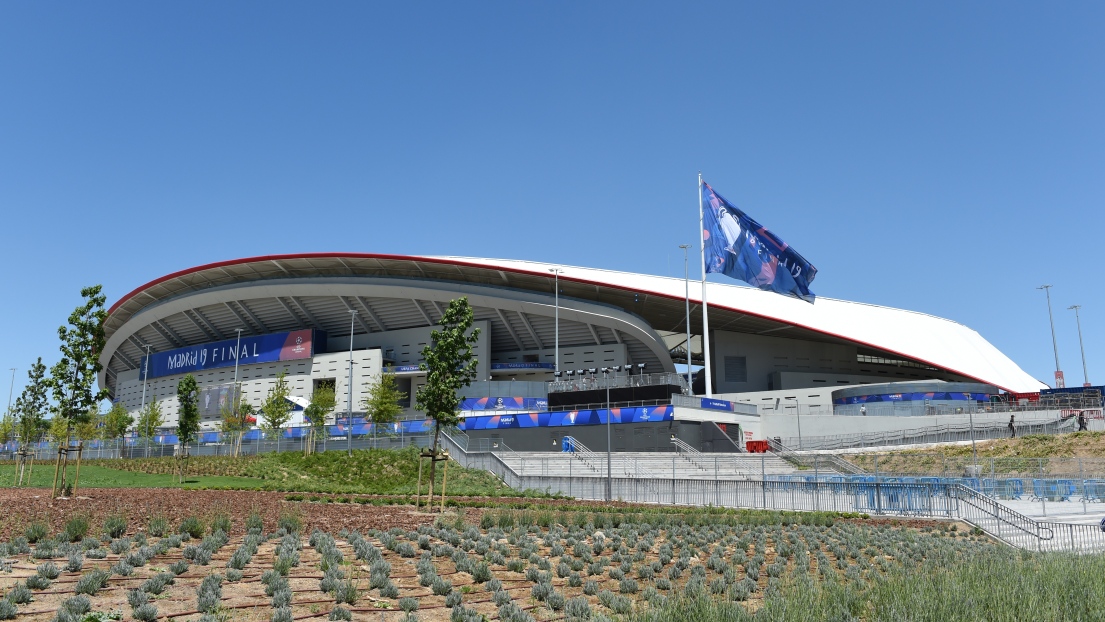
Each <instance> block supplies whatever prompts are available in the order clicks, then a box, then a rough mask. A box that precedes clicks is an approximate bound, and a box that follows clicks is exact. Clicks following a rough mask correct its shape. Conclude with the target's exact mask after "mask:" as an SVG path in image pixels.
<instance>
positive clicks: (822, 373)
mask: <svg viewBox="0 0 1105 622" xmlns="http://www.w3.org/2000/svg"><path fill="white" fill-rule="evenodd" d="M785 334H786V331H779V332H778V333H777V335H779V336H772V335H750V334H746V333H732V332H728V331H723V330H714V331H711V335H712V338H711V342H710V343H711V349H710V358H711V365H712V366H713V368H712V370H711V371H712V374H713V377H714V392H715V393H747V392H753V391H772V390H785V389H795V388H802V387H817V388H821V387H833V388H837V387H840V386H845V385H854V384H871V383H876V382H891V381H895V380H923V379H930V378H939V379H944V380H958V379H959V378H958V377H956V376H953V375H951V374H947V373H944V372H940V371H934V370H928V369H919V368H914V367H896V366H892V365H879V364H872V363H861V362H859V361H858V359H857V355H858V353H859V352H858V350H857V347H856V346H850V345H838V344H831V343H819V342H815V341H803V340H799V339H787V338H786V337H785V336H783V335H785ZM726 356H736V357H744V359H745V366H746V370H747V371H746V379H745V381H744V382H736V381H733V380H727V379H726V370H725V357H726Z"/></svg>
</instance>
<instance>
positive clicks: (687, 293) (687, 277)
mask: <svg viewBox="0 0 1105 622" xmlns="http://www.w3.org/2000/svg"><path fill="white" fill-rule="evenodd" d="M690 247H691V245H690V244H680V245H679V248H681V249H683V285H684V287H683V290H684V292H683V297H684V303H685V304H686V310H687V390H688V391H690V392H691V394H694V389H692V388H691V386H692V380H691V273H690V268H689V267H688V266H689V264H688V263H687V249H688V248H690Z"/></svg>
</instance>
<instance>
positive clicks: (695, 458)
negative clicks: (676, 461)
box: [671, 436, 709, 471]
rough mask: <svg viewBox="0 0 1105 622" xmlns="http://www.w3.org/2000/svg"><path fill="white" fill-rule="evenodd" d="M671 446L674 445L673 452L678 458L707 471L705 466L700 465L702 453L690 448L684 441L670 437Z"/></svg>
mask: <svg viewBox="0 0 1105 622" xmlns="http://www.w3.org/2000/svg"><path fill="white" fill-rule="evenodd" d="M671 444H672V445H675V451H676V453H678V454H679V457H681V458H683V459H684V460H686V461H687V462H690V463H691V464H693V465H695V466H696V467H698V468H700V469H702V470H703V471H708V470H709V469H707V468H706V466H705V465H703V464H702V459H701V457H702V452H700V451H698V450H697V449H695V448H694V447H691V446H690V445H689V444H688V443H687V442H686V441H684V440H683V439H681V438H676V437H674V436H673V437H671Z"/></svg>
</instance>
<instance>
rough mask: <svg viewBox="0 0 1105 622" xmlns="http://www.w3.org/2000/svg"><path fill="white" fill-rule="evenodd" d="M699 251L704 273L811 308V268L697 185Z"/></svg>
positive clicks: (814, 273)
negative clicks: (699, 194)
mask: <svg viewBox="0 0 1105 622" xmlns="http://www.w3.org/2000/svg"><path fill="white" fill-rule="evenodd" d="M702 207H703V214H702V246H703V250H704V257H703V263H704V264H705V268H706V272H720V273H721V274H724V275H727V276H730V277H733V278H734V279H738V280H740V281H744V282H745V283H748V284H749V285H752V286H754V287H758V288H760V289H763V290H767V291H772V292H775V293H777V294H783V295H786V296H794V297H795V298H798V299H801V300H805V301H806V302H809V303H813V301H814V299H815V296H814V294H813V292H811V291H810V283H812V282H813V279H814V277H816V276H817V268H814V267H813V265H811V264H810V262H808V261H806V259H805V258H804V257H802V256H801V255H799V254H798V253H797V252H795V250H794V249H793V248H791V247H790V246H788V245H787V243H786V242H784V241H782V240H780V239H779V237H778V236H776V235H775V234H774V233H772V232H770V231H768V230H767V229H766V228H765V227H764V226H763V225H761V224H760V223H758V222H756V221H755V220H752V219H751V218H749V217H748V215H747V214H745V213H744V212H742V211H741V210H739V209H737V208H736V207H733V205H732V204H730V203H729V202H728V201H726V200H725V199H724V198H723V197H722V196H721V195H720V194H718V193H716V192H714V189H713V188H711V187H710V185H709V184H707V183H706V182H702Z"/></svg>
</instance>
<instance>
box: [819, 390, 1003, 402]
mask: <svg viewBox="0 0 1105 622" xmlns="http://www.w3.org/2000/svg"><path fill="white" fill-rule="evenodd" d="M949 400H962V401H968V400H971V401H975V402H989V401H990V396H989V395H988V394H986V393H959V392H947V393H887V394H885V395H860V396H857V397H845V398H838V399H835V400H833V403H834V404H872V403H876V402H925V401H930V402H931V401H949Z"/></svg>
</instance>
